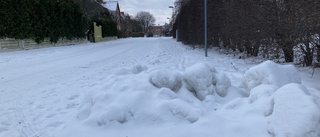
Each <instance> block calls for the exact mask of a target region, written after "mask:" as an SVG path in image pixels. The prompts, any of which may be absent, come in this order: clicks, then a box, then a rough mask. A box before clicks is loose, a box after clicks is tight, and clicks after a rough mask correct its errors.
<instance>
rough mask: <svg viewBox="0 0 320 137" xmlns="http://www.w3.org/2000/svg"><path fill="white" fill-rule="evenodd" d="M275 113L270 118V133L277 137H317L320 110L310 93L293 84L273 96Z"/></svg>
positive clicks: (282, 88) (302, 87) (280, 89)
mask: <svg viewBox="0 0 320 137" xmlns="http://www.w3.org/2000/svg"><path fill="white" fill-rule="evenodd" d="M272 104H273V111H272V113H271V115H270V116H269V117H268V121H269V122H268V123H269V127H268V128H269V133H271V134H272V135H273V136H275V137H317V136H318V135H319V134H320V133H319V132H320V131H319V125H320V123H319V122H320V108H319V106H318V105H317V104H316V102H315V100H314V98H313V97H312V96H311V95H310V93H309V91H308V90H307V89H306V88H305V87H304V86H302V85H300V84H295V83H291V84H288V85H285V86H283V87H281V88H279V89H278V90H277V91H276V92H275V93H274V94H273V103H272Z"/></svg>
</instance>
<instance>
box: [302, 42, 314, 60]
mask: <svg viewBox="0 0 320 137" xmlns="http://www.w3.org/2000/svg"><path fill="white" fill-rule="evenodd" d="M304 45H305V46H306V50H303V51H304V54H305V56H304V63H305V64H306V66H311V65H312V61H313V50H312V48H310V45H309V42H305V43H304Z"/></svg>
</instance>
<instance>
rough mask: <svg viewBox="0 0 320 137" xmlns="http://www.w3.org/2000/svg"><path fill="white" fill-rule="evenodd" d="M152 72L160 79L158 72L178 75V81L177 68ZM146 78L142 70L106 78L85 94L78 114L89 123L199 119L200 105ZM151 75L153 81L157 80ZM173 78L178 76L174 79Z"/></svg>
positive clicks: (120, 123) (190, 120) (194, 120)
mask: <svg viewBox="0 0 320 137" xmlns="http://www.w3.org/2000/svg"><path fill="white" fill-rule="evenodd" d="M162 73H164V74H165V75H162ZM167 74H170V75H167ZM171 74H172V75H171ZM152 75H154V76H152V77H151V79H152V78H154V79H156V80H159V76H161V75H162V76H165V77H167V76H174V78H176V77H178V78H179V76H180V82H181V74H180V73H179V72H174V71H173V72H170V71H166V70H159V71H154V72H153V73H152ZM148 78H150V76H149V74H147V73H145V72H142V73H139V74H137V75H126V76H124V77H116V78H113V79H109V80H108V81H107V82H108V83H106V85H105V87H104V88H102V89H101V91H95V92H90V93H88V94H87V95H86V96H84V98H83V101H82V103H81V104H80V107H79V109H80V110H79V111H78V114H77V118H78V119H79V120H81V121H83V122H84V124H87V125H90V126H114V125H122V124H135V123H139V124H142V125H144V124H145V125H150V124H161V123H168V122H179V123H180V122H187V123H193V122H196V121H197V120H198V118H199V117H200V116H201V114H202V109H200V108H198V107H196V106H195V105H194V104H192V103H190V102H188V101H185V100H184V99H182V98H180V97H179V95H178V94H177V93H175V92H174V91H172V90H171V89H169V88H166V87H162V88H161V87H160V89H158V88H156V87H154V85H152V84H151V83H150V82H149V79H148ZM154 79H153V81H156V80H154ZM169 81H170V80H169ZM176 81H178V80H174V82H176ZM137 83H139V84H137ZM160 83H161V82H160ZM170 84H171V83H169V84H168V85H170ZM164 85H165V86H167V85H166V84H164ZM178 85H179V84H178ZM180 86H181V83H180ZM172 87H174V88H176V87H177V86H172ZM177 89H178V88H177Z"/></svg>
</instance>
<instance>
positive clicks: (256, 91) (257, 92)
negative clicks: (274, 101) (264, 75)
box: [249, 84, 279, 103]
mask: <svg viewBox="0 0 320 137" xmlns="http://www.w3.org/2000/svg"><path fill="white" fill-rule="evenodd" d="M278 88H279V87H277V86H274V85H266V84H261V85H259V86H257V87H255V88H253V89H252V90H251V91H250V96H249V102H250V103H253V102H255V101H256V100H258V99H260V98H263V97H270V96H271V95H272V94H273V93H274V92H275V91H276V90H277V89H278Z"/></svg>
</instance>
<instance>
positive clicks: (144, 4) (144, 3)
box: [118, 0, 175, 25]
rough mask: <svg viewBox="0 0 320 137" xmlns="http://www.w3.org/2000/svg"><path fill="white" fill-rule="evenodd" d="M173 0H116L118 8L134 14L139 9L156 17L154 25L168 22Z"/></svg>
mask: <svg viewBox="0 0 320 137" xmlns="http://www.w3.org/2000/svg"><path fill="white" fill-rule="evenodd" d="M174 1H175V0H118V2H119V6H120V10H121V11H122V12H125V13H128V14H130V15H131V16H135V15H136V14H137V12H139V11H147V12H150V13H151V14H153V15H154V17H155V18H156V25H158V24H160V25H164V23H165V22H167V23H168V22H169V20H168V19H167V17H171V15H172V9H170V8H169V6H173V4H174Z"/></svg>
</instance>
